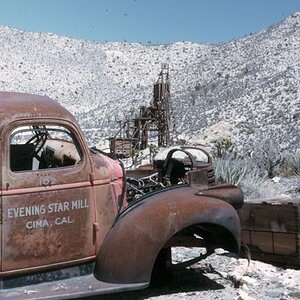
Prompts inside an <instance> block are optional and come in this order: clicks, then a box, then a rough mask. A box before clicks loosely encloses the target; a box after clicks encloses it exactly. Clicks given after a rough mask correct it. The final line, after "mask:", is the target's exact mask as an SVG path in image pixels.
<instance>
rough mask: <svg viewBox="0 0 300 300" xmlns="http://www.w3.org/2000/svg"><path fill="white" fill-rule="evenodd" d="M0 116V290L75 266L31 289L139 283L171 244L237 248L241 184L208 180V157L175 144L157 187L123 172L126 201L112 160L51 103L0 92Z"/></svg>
mask: <svg viewBox="0 0 300 300" xmlns="http://www.w3.org/2000/svg"><path fill="white" fill-rule="evenodd" d="M0 116H1V118H0V153H1V173H0V186H1V191H0V197H1V198H0V199H1V200H0V201H1V202H0V205H1V225H0V226H1V231H0V237H1V245H0V253H1V255H0V260H1V261H0V279H1V283H2V286H3V287H4V288H3V289H2V290H0V298H1V299H15V298H16V297H22V299H31V298H32V295H30V294H26V293H25V294H24V290H22V289H17V288H11V287H15V286H18V285H19V284H22V285H24V284H31V283H32V282H31V279H36V278H38V279H39V281H40V280H41V279H43V280H45V281H46V280H51V279H60V280H62V279H64V278H65V277H66V274H69V275H70V274H72V275H71V277H72V276H75V275H74V273H73V271H72V272H71V271H70V268H73V269H74V268H75V267H78V268H79V275H82V274H83V273H84V275H85V276H81V279H80V280H78V279H77V278H71V279H68V280H65V279H64V280H65V281H63V283H64V287H66V288H64V289H60V288H58V289H56V288H55V287H54V286H55V282H53V283H49V282H48V283H41V284H39V285H37V287H36V288H33V287H30V288H31V289H34V290H35V293H34V298H35V299H48V298H49V297H51V299H56V298H57V299H64V298H66V299H67V298H68V299H69V298H72V297H73V298H75V297H79V296H81V297H82V296H89V295H96V294H103V293H110V292H117V291H124V290H132V289H139V288H145V287H147V286H148V285H149V284H150V282H151V280H154V279H155V276H156V275H157V274H160V272H161V270H163V271H165V270H169V269H170V265H171V264H170V263H171V248H172V247H176V246H184V247H190V246H193V247H205V248H206V250H207V254H206V255H204V256H203V257H205V256H207V255H209V254H211V253H212V252H213V251H214V249H216V248H219V247H221V248H224V249H226V250H228V251H231V252H233V253H236V254H238V253H239V251H240V243H241V242H240V221H239V217H238V215H237V212H236V209H237V208H240V207H241V206H242V204H243V196H242V193H241V191H240V190H239V189H238V188H236V187H235V186H232V185H227V184H224V185H217V184H216V183H215V182H214V176H213V170H212V168H211V164H210V163H209V161H200V160H199V161H198V160H197V159H195V157H194V155H192V154H191V153H190V152H191V149H190V150H189V149H183V150H181V151H182V152H183V153H185V154H186V155H187V157H188V159H187V160H185V159H184V160H181V161H180V159H179V160H176V159H174V157H173V155H174V153H175V152H176V151H177V150H176V151H171V152H170V153H169V155H168V156H167V159H166V160H164V161H162V162H160V164H159V165H158V166H157V167H158V168H159V172H158V176H159V178H160V179H159V181H158V182H159V183H158V185H159V188H158V186H157V184H156V186H152V187H150V186H149V189H148V190H147V189H144V190H141V189H140V188H138V187H137V186H136V185H135V183H134V180H137V181H139V179H131V182H130V180H129V189H128V193H127V194H128V200H131V201H130V203H128V202H127V199H126V175H125V172H124V169H123V168H122V165H121V164H120V162H119V161H118V160H116V159H113V158H111V157H109V156H108V155H107V154H105V153H103V152H102V151H100V150H98V149H96V148H91V149H89V147H88V146H87V143H86V141H85V139H84V136H83V134H82V132H81V130H80V128H79V126H78V123H77V122H76V120H75V119H74V117H73V116H72V115H71V114H70V113H69V112H68V111H67V110H66V109H64V108H63V107H62V106H60V105H59V104H58V103H56V102H55V101H53V100H51V99H49V98H47V97H41V96H36V95H28V94H20V93H7V92H0ZM207 160H209V157H207ZM178 182H181V183H182V184H177V183H178ZM169 184H173V185H169ZM162 185H164V187H162ZM138 193H139V194H138ZM83 270H90V271H91V273H92V274H91V275H89V274H87V273H88V272H83ZM62 274H63V276H62V277H60V275H62ZM76 275H78V274H76ZM95 278H96V279H97V280H96V279H95ZM61 282H62V281H60V283H61ZM89 287H92V288H89ZM26 290H27V289H26ZM13 297H15V298H13Z"/></svg>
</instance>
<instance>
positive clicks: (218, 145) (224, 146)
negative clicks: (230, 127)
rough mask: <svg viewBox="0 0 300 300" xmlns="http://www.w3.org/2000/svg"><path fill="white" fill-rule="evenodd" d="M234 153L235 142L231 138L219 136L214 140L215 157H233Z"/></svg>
mask: <svg viewBox="0 0 300 300" xmlns="http://www.w3.org/2000/svg"><path fill="white" fill-rule="evenodd" d="M233 153H234V144H233V142H232V141H231V140H230V139H229V138H219V139H217V140H214V141H213V150H212V155H213V156H214V157H217V158H221V157H223V158H225V157H231V156H232V155H233Z"/></svg>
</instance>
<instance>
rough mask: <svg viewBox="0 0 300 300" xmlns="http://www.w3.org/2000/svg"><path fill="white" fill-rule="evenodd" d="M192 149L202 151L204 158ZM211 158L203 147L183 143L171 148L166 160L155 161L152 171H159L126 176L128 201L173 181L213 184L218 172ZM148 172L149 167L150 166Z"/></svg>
mask: <svg viewBox="0 0 300 300" xmlns="http://www.w3.org/2000/svg"><path fill="white" fill-rule="evenodd" d="M193 152H199V153H200V155H202V158H201V160H199V157H198V158H197V156H196V155H195V153H193ZM175 154H181V158H180V157H177V158H174V156H175ZM182 155H184V157H182ZM211 162H212V160H211V157H210V155H209V153H208V152H207V151H205V150H204V149H202V148H196V147H181V148H176V149H172V150H170V151H169V152H168V154H167V157H166V159H165V160H155V161H154V162H153V172H156V171H157V172H156V173H153V174H151V175H148V176H144V177H141V178H136V176H135V177H131V176H130V177H127V179H126V183H127V201H128V202H131V201H133V200H136V199H137V198H139V197H141V196H143V195H145V194H146V193H149V192H153V191H155V190H158V189H161V188H163V187H166V186H170V185H177V184H194V185H195V184H197V185H201V184H202V185H205V186H210V185H214V184H215V174H214V169H213V166H212V164H211ZM140 172H142V170H140ZM147 172H149V171H148V170H147ZM128 173H129V172H128ZM136 173H137V172H136Z"/></svg>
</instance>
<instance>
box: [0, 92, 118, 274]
mask: <svg viewBox="0 0 300 300" xmlns="http://www.w3.org/2000/svg"><path fill="white" fill-rule="evenodd" d="M0 116H1V118H0V132H1V137H0V150H1V166H2V169H1V170H2V171H1V172H0V174H1V191H0V193H1V194H0V196H1V202H0V203H1V231H0V232H1V235H2V238H1V241H2V242H1V247H0V252H1V256H0V262H1V269H0V276H13V275H17V274H24V273H30V272H37V271H41V270H47V269H49V268H60V267H64V266H68V265H72V264H79V263H83V262H86V261H91V260H95V257H96V253H97V251H98V249H99V247H100V245H101V243H102V240H103V238H104V236H105V235H106V232H107V231H108V230H109V228H110V227H111V225H112V224H113V222H114V220H115V218H116V215H117V212H118V210H119V198H120V196H121V194H122V192H123V186H124V182H123V177H124V176H123V171H122V169H121V167H120V165H119V163H118V162H116V161H113V160H111V159H109V158H108V157H106V156H104V155H100V154H99V153H92V152H90V150H89V149H88V147H87V145H86V142H85V140H84V138H83V136H82V133H81V131H80V129H79V126H78V124H77V122H76V120H75V119H74V117H73V116H72V115H71V114H70V113H69V112H68V111H67V110H66V109H64V108H63V107H62V106H61V105H59V104H58V103H56V102H55V101H53V100H51V99H49V98H48V97H40V96H35V95H28V94H19V93H7V92H0ZM53 124H54V125H55V126H61V127H62V128H65V129H66V130H69V131H70V132H71V134H72V136H73V138H74V141H76V147H77V148H78V149H79V150H78V153H81V154H80V155H81V158H80V161H78V160H79V159H77V158H76V160H77V161H76V160H74V165H70V166H69V165H66V166H63V165H61V163H60V165H59V166H57V167H53V166H52V165H51V166H50V165H49V167H48V168H47V167H45V166H43V168H36V169H32V168H31V166H30V168H27V167H24V168H23V169H22V168H20V166H22V164H23V165H25V163H26V161H24V162H22V161H21V163H20V164H19V165H18V168H17V169H15V170H14V169H13V168H12V158H11V156H12V155H13V152H12V149H13V148H12V147H13V146H14V145H13V146H10V143H11V134H12V132H13V131H14V130H15V128H20V132H21V130H22V128H25V127H26V126H27V127H28V125H30V126H32V128H33V129H32V132H42V131H46V129H45V128H46V127H47V126H48V125H49V126H50V125H51V126H52V125H53ZM34 128H35V129H34ZM36 140H37V139H36ZM58 142H59V143H58ZM55 143H56V144H58V145H59V148H58V149H57V156H56V159H57V160H58V161H60V162H62V161H63V159H64V157H65V156H66V155H67V158H68V157H72V158H73V157H76V155H75V156H74V154H68V153H71V152H70V151H71V150H72V148H71V146H72V145H71V144H70V143H69V142H67V141H66V142H64V141H60V140H53V139H52V140H48V141H47V146H49V148H51V149H52V148H53V145H55ZM64 143H65V144H64ZM27 144H29V143H26V144H22V145H20V146H22V147H25V146H26V147H27ZM65 145H66V146H65ZM32 146H35V145H34V144H33V143H32ZM50 146H51V147H50ZM45 147H46V146H44V147H43V148H41V147H40V149H39V151H40V152H42V151H44V148H45ZM62 147H63V148H62ZM73 147H74V146H73ZM70 149H71V150H70ZM62 150H64V151H65V154H63V153H62ZM18 151H19V150H18ZM55 151H56V150H55ZM53 153H56V152H53ZM16 155H18V153H16ZM30 155H32V156H34V155H35V153H30ZM38 163H40V164H41V162H40V161H39V162H38ZM31 164H32V163H31ZM103 195H105V197H103ZM96 203H97V205H96ZM121 205H122V204H121Z"/></svg>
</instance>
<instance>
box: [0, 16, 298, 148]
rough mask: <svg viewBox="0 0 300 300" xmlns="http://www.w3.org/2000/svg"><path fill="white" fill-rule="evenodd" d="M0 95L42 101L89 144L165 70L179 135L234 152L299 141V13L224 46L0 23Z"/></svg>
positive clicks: (148, 94) (142, 99)
mask: <svg viewBox="0 0 300 300" xmlns="http://www.w3.org/2000/svg"><path fill="white" fill-rule="evenodd" d="M0 44H1V48H0V49H1V50H0V51H1V56H0V90H5V91H22V92H28V93H37V94H42V95H48V96H50V97H52V98H54V99H56V100H57V101H59V102H60V103H62V104H63V105H64V106H66V107H67V108H68V109H70V110H71V111H72V112H73V113H75V114H76V116H77V118H78V120H79V122H80V123H81V125H82V126H83V128H85V129H86V130H85V133H86V135H87V137H88V139H89V142H90V144H91V145H93V144H95V143H96V142H97V141H98V140H99V139H104V138H106V137H108V136H110V135H112V134H113V133H114V132H116V129H117V128H118V124H117V121H118V120H122V119H124V117H125V116H130V115H133V114H134V111H135V110H136V109H137V108H138V106H140V105H147V104H149V103H150V101H151V100H152V88H153V87H152V86H153V83H154V82H155V81H156V79H157V76H158V74H159V71H160V68H161V64H162V63H168V64H169V66H170V81H171V93H172V95H171V96H172V105H173V116H174V119H175V123H176V131H177V132H178V133H179V134H180V135H179V137H180V138H184V139H186V140H189V141H191V142H197V143H206V142H209V141H210V140H213V139H215V138H217V137H219V136H226V137H229V138H230V139H231V140H232V141H234V142H235V143H236V144H237V145H239V148H240V149H241V150H242V151H247V150H248V149H250V148H252V147H253V145H255V143H256V142H257V141H260V140H261V139H262V138H265V137H269V136H270V137H272V138H273V139H276V140H277V141H278V143H279V144H280V146H281V148H282V149H296V148H298V147H299V144H300V143H299V142H300V135H299V129H300V118H299V117H300V104H299V103H300V83H299V82H300V13H296V14H294V15H291V16H290V17H288V18H287V19H285V20H284V21H282V22H280V23H279V24H276V25H274V26H272V27H270V28H268V29H265V30H263V31H261V32H259V33H257V34H253V35H250V36H247V37H244V38H242V39H239V40H235V41H231V42H229V43H226V44H219V45H204V44H196V43H190V42H178V43H175V44H170V45H147V46H145V45H141V44H129V43H106V44H99V43H94V42H86V41H82V40H76V39H71V38H66V37H61V36H57V35H54V34H47V33H32V32H24V31H20V30H16V29H11V28H8V27H6V26H0Z"/></svg>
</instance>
